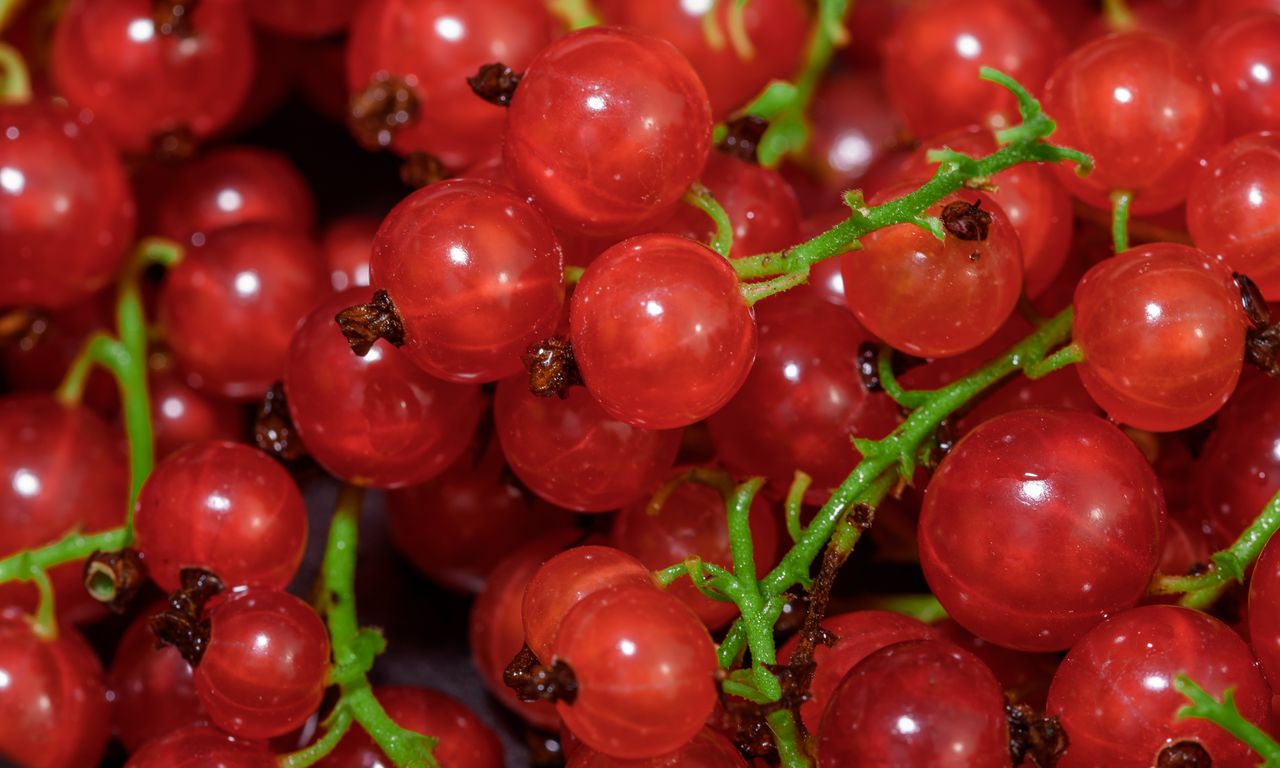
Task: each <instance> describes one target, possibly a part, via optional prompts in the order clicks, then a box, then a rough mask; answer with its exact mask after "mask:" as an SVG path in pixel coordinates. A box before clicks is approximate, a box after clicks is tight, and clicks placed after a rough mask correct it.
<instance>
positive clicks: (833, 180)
mask: <svg viewBox="0 0 1280 768" xmlns="http://www.w3.org/2000/svg"><path fill="white" fill-rule="evenodd" d="M861 8H862V5H861V4H859V5H856V6H855V7H854V14H855V15H856V14H857V12H858V10H859V9H861ZM850 31H851V32H853V33H854V34H855V35H856V34H857V32H856V30H855V29H854V28H853V27H852V26H851V27H850ZM809 121H810V123H811V126H810V135H809V143H808V144H807V145H806V146H805V151H806V152H807V153H808V156H809V159H810V161H811V165H810V167H809V170H810V171H812V172H813V173H814V176H816V177H817V181H818V182H819V184H820V186H821V188H822V190H823V192H822V195H823V197H822V199H821V202H822V205H821V207H820V208H819V209H818V210H827V209H829V208H833V207H836V206H839V205H840V195H841V194H843V193H844V192H846V191H848V190H850V189H854V188H859V187H861V188H862V189H863V191H864V192H866V193H867V194H868V195H870V194H874V192H873V191H871V190H867V189H866V187H865V185H863V184H861V182H862V181H863V179H864V178H865V177H866V176H867V175H868V174H869V173H870V172H871V169H872V168H873V167H874V166H875V164H876V162H877V161H879V160H880V159H881V158H883V157H886V156H887V155H888V154H889V153H890V152H891V150H893V149H894V148H895V147H897V146H898V145H899V144H900V143H901V142H902V135H903V129H902V125H901V122H902V121H901V118H899V117H898V115H897V113H895V112H894V111H893V108H892V107H891V106H890V105H889V96H888V94H886V93H885V90H884V85H883V84H882V83H881V82H880V78H879V76H878V75H877V74H875V73H871V72H866V71H861V70H855V71H852V72H838V73H835V74H832V75H830V76H829V77H827V79H826V80H824V81H823V82H822V84H821V85H820V86H818V91H817V93H816V94H815V95H814V97H813V104H812V107H811V109H810V111H809ZM842 213H844V214H845V216H846V217H847V211H842ZM833 223H834V222H833Z"/></svg>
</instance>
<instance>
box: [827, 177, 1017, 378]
mask: <svg viewBox="0 0 1280 768" xmlns="http://www.w3.org/2000/svg"><path fill="white" fill-rule="evenodd" d="M909 191H911V189H910V188H907V187H903V186H898V187H893V188H890V189H888V190H885V191H883V192H881V193H879V194H878V195H876V196H875V197H873V198H872V199H871V201H870V202H871V203H872V204H873V205H876V204H879V203H883V202H887V201H889V200H893V199H895V198H898V197H901V196H902V195H903V194H905V193H907V192H909ZM961 203H967V204H969V205H970V206H974V207H976V209H977V210H976V211H973V209H972V208H971V209H970V210H971V211H973V212H972V213H971V214H964V215H963V216H962V219H961V220H960V221H958V222H957V223H956V224H955V225H951V226H952V227H953V228H951V229H948V231H947V234H946V238H945V239H943V240H938V238H936V237H935V236H934V235H933V234H931V233H930V232H928V231H927V230H924V229H921V228H920V227H918V226H916V225H914V224H895V225H893V226H891V227H885V228H884V229H878V230H876V231H874V232H872V233H871V234H869V235H867V236H866V237H864V238H862V248H861V249H859V250H855V251H850V252H848V253H846V254H844V255H842V256H840V257H839V258H840V270H841V272H842V273H843V275H844V291H845V301H846V302H848V304H849V307H850V309H852V310H853V313H854V314H855V315H857V317H858V320H859V322H861V323H862V325H863V326H865V327H866V329H867V330H868V331H870V332H871V333H873V334H875V335H876V336H879V337H880V338H882V339H884V341H885V342H886V343H887V344H890V345H891V346H893V347H894V348H895V349H900V350H902V351H904V352H909V353H911V354H913V355H918V356H922V357H950V356H952V355H958V354H960V353H962V352H967V351H968V350H970V349H973V348H974V347H976V346H978V345H979V344H981V343H982V342H984V341H986V340H987V339H988V338H990V337H991V336H992V335H993V334H995V332H996V331H997V330H999V329H1000V326H1001V325H1003V324H1004V321H1005V320H1007V319H1008V318H1009V315H1010V313H1012V312H1013V308H1014V306H1015V305H1016V304H1017V303H1018V296H1019V295H1020V294H1021V292H1022V250H1021V248H1020V246H1019V244H1018V234H1017V232H1015V231H1014V229H1013V226H1012V225H1011V224H1010V223H1009V218H1008V217H1007V216H1006V215H1005V213H1004V211H1003V210H1001V209H1000V206H999V205H997V204H995V203H994V202H992V200H991V198H990V197H988V196H987V195H985V194H983V193H981V192H973V191H968V190H965V191H961V192H956V193H954V194H951V195H947V196H946V197H944V198H942V200H940V201H938V203H936V204H934V205H933V206H931V207H930V208H929V209H928V210H927V211H925V215H928V216H942V215H943V213H944V209H950V210H956V209H955V208H954V207H953V206H958V205H960V204H961ZM961 211H963V209H961ZM973 217H986V224H985V225H981V226H980V228H979V229H977V230H975V231H973V232H968V231H965V230H964V229H962V226H963V224H964V220H966V219H970V218H973ZM958 232H959V233H962V234H957V233H958Z"/></svg>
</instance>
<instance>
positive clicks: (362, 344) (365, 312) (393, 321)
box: [334, 291, 404, 357]
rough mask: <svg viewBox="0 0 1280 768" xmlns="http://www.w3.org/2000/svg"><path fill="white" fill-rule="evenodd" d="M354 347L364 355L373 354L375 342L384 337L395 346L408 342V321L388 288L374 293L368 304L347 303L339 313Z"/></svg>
mask: <svg viewBox="0 0 1280 768" xmlns="http://www.w3.org/2000/svg"><path fill="white" fill-rule="evenodd" d="M334 319H335V320H337V322H338V327H339V328H341V329H342V335H343V336H346V337H347V343H348V344H350V345H351V351H352V352H355V353H356V354H357V355H359V356H360V357H364V356H365V355H367V354H369V350H370V349H372V348H373V344H374V342H376V341H377V340H378V339H383V340H384V341H386V342H387V343H389V344H392V345H393V346H397V347H398V346H400V345H402V344H404V323H402V322H400V315H399V314H398V313H397V312H396V306H395V304H393V303H392V301H391V296H390V295H389V294H388V293H387V292H386V291H378V292H376V293H374V294H373V300H372V301H370V302H369V303H368V304H357V305H355V306H354V307H347V308H346V309H344V310H342V311H341V312H339V313H338V314H337V315H336V316H335V317H334Z"/></svg>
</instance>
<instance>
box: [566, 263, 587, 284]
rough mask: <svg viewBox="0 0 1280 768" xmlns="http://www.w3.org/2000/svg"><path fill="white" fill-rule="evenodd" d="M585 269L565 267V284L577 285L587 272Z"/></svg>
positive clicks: (569, 265)
mask: <svg viewBox="0 0 1280 768" xmlns="http://www.w3.org/2000/svg"><path fill="white" fill-rule="evenodd" d="M586 271H587V270H586V268H585V267H575V266H573V265H572V264H566V265H565V267H564V284H565V285H577V284H578V283H579V281H581V280H582V275H583V273H584V272H586Z"/></svg>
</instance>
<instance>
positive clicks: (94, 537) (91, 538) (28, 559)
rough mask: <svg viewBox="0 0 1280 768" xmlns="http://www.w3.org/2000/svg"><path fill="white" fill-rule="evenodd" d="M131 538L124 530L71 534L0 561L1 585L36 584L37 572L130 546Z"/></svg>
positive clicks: (114, 529)
mask: <svg viewBox="0 0 1280 768" xmlns="http://www.w3.org/2000/svg"><path fill="white" fill-rule="evenodd" d="M127 539H128V534H127V533H126V532H125V529H124V528H123V527H120V528H112V529H111V530H108V531H101V532H99V533H92V534H83V533H80V532H78V531H76V532H72V533H68V534H67V535H66V536H63V537H62V538H61V539H59V540H57V541H55V542H53V543H52V544H46V545H45V546H43V547H40V548H39V549H27V550H23V551H21V552H18V553H15V554H12V555H9V556H8V557H6V558H3V559H0V584H3V583H4V582H6V581H34V580H35V579H36V578H37V577H36V576H35V575H34V574H35V573H36V572H37V571H46V570H48V569H50V568H52V567H54V566H55V565H62V564H63V563H71V562H74V561H76V560H83V559H85V558H86V557H88V556H89V555H92V554H93V553H94V552H97V551H98V550H102V551H103V552H111V551H114V550H117V549H121V548H123V547H125V546H127V544H128V541H127Z"/></svg>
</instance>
